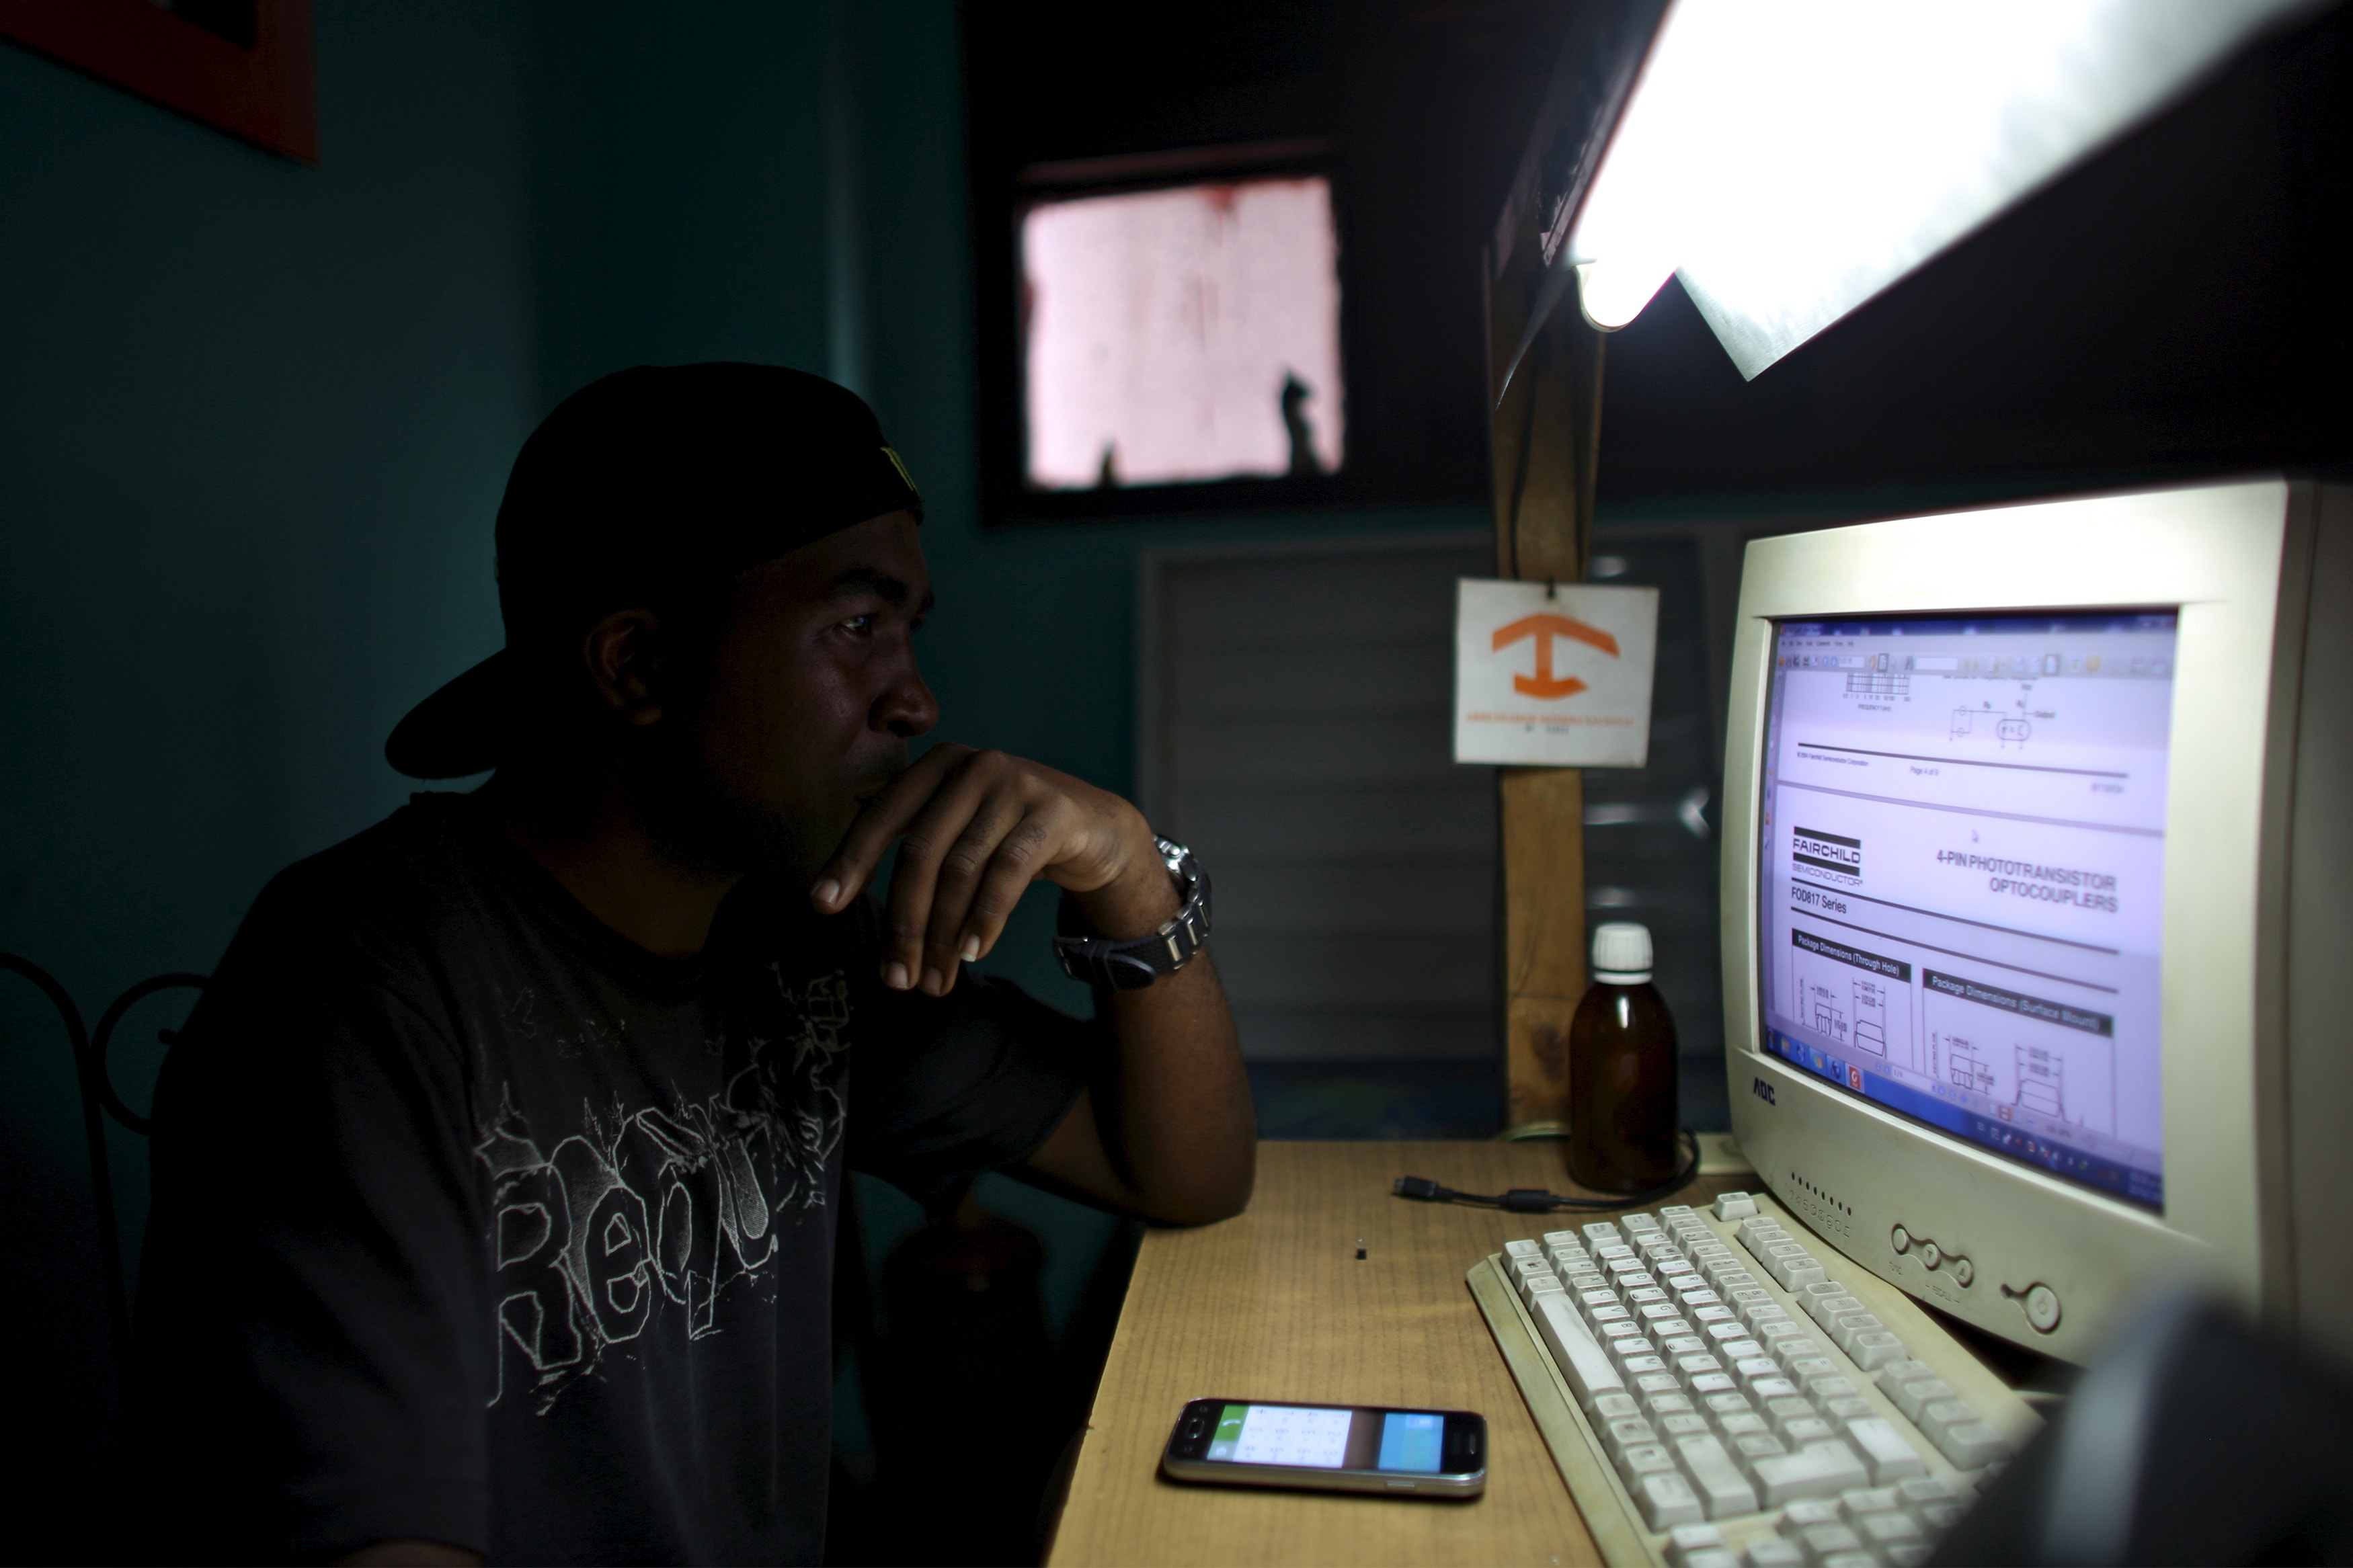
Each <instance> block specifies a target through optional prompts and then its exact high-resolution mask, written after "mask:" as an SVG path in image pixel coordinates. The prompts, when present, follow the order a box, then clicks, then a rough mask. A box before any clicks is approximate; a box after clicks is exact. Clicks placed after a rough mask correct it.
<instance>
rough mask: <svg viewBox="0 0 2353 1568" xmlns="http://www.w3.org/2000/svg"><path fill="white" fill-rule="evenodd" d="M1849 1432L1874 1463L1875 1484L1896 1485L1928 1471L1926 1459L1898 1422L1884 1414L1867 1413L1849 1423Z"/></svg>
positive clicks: (1847, 1428)
mask: <svg viewBox="0 0 2353 1568" xmlns="http://www.w3.org/2000/svg"><path fill="white" fill-rule="evenodd" d="M1846 1435H1847V1436H1848V1438H1849V1439H1850V1440H1852V1442H1853V1444H1854V1446H1855V1447H1856V1448H1858V1449H1860V1450H1861V1451H1862V1457H1863V1458H1864V1460H1865V1461H1866V1462H1867V1463H1868V1464H1869V1465H1870V1466H1871V1482H1872V1485H1873V1486H1879V1487H1884V1486H1892V1485H1894V1483H1895V1482H1897V1481H1901V1480H1905V1479H1909V1478H1910V1477H1913V1476H1917V1475H1920V1474H1922V1473H1924V1472H1925V1471H1926V1469H1927V1468H1928V1467H1927V1465H1926V1464H1925V1463H1924V1462H1922V1460H1921V1458H1920V1456H1919V1454H1918V1453H1916V1452H1915V1451H1914V1449H1913V1447H1912V1445H1911V1444H1910V1443H1908V1442H1906V1441H1905V1438H1904V1434H1903V1433H1902V1432H1900V1431H1898V1430H1896V1426H1895V1423H1894V1422H1893V1421H1890V1420H1888V1419H1887V1418H1886V1417H1885V1416H1883V1415H1865V1416H1861V1417H1858V1418H1856V1419H1853V1420H1851V1421H1849V1422H1848V1423H1847V1424H1846Z"/></svg>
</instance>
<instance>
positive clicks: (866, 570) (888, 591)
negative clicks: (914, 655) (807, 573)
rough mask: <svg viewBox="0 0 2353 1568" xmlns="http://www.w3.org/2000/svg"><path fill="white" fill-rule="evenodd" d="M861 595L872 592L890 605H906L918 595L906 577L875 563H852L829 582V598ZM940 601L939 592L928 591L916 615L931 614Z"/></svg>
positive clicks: (827, 589)
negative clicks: (852, 564)
mask: <svg viewBox="0 0 2353 1568" xmlns="http://www.w3.org/2000/svg"><path fill="white" fill-rule="evenodd" d="M859 594H871V595H874V596H875V597H876V598H878V599H880V600H881V601H882V602H883V603H884V604H886V605H903V604H905V603H906V602H907V601H908V600H909V599H911V598H913V597H914V590H913V588H910V587H909V586H908V585H907V583H906V580H905V579H904V578H902V577H894V576H892V574H890V573H888V572H884V571H881V570H880V569H878V568H876V567H872V566H852V567H849V568H848V569H847V570H845V571H843V572H842V573H841V574H839V575H838V576H836V577H835V578H834V580H833V581H832V582H830V583H828V584H826V587H825V596H826V597H827V598H828V599H847V598H850V597H852V596H854V595H859ZM938 602H939V595H936V594H925V595H923V603H922V604H920V605H916V606H915V614H916V615H918V616H927V615H929V614H931V612H932V606H933V605H935V604H937V603H938Z"/></svg>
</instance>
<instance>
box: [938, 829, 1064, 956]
mask: <svg viewBox="0 0 2353 1568" xmlns="http://www.w3.org/2000/svg"><path fill="white" fill-rule="evenodd" d="M1025 835H1026V836H1028V837H1027V838H1026V841H1024V840H1025ZM1048 847H1049V846H1048V843H1047V838H1046V835H1045V833H1044V832H1043V830H1042V827H1041V826H1040V825H1039V823H1038V821H1037V819H1036V818H1035V817H1030V818H1027V819H1025V820H1024V822H1023V823H1022V826H1020V827H1018V828H1016V829H1015V830H1014V831H1013V832H1012V833H1011V834H1009V835H1008V836H1007V839H1006V842H1005V844H1004V845H1003V846H1002V847H1000V848H999V849H998V851H997V854H996V855H995V856H994V857H992V858H990V860H989V863H988V874H987V876H985V877H983V878H982V879H981V880H980V887H979V889H977V890H976V892H975V893H974V894H973V898H972V906H971V908H970V909H968V910H965V916H964V931H963V935H962V936H961V937H960V938H959V939H958V948H959V953H960V955H961V956H962V957H963V960H964V962H965V963H972V962H973V961H974V960H975V959H978V958H985V957H987V955H988V954H989V953H991V952H995V951H996V949H997V939H998V938H999V937H1001V936H1003V935H1004V934H1005V922H1006V921H1009V920H1011V919H1012V918H1013V910H1014V908H1015V906H1017V905H1018V904H1019V903H1020V902H1021V895H1022V894H1024V893H1026V892H1028V891H1029V884H1030V883H1032V882H1034V881H1036V880H1037V879H1038V874H1039V870H1040V869H1041V868H1043V867H1044V865H1045V863H1046V850H1047V848H1048Z"/></svg>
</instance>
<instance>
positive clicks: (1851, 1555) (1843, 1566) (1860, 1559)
mask: <svg viewBox="0 0 2353 1568" xmlns="http://www.w3.org/2000/svg"><path fill="white" fill-rule="evenodd" d="M1812 1562H1813V1568H1879V1559H1878V1558H1876V1557H1873V1555H1872V1554H1871V1553H1870V1552H1831V1554H1830V1555H1829V1556H1827V1557H1817V1558H1814V1559H1813V1560H1812Z"/></svg>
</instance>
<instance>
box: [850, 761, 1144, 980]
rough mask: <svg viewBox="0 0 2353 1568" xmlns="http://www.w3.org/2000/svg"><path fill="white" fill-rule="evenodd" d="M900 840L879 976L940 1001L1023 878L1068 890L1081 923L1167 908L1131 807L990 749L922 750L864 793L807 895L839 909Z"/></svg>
mask: <svg viewBox="0 0 2353 1568" xmlns="http://www.w3.org/2000/svg"><path fill="white" fill-rule="evenodd" d="M902 835H903V837H904V842H902V844H901V845H900V847H899V864H898V867H897V869H896V870H895V871H894V872H893V873H892V878H891V897H890V903H889V917H888V922H887V923H888V928H889V938H888V945H887V947H886V948H885V950H884V952H883V958H882V981H883V984H886V985H889V986H891V987H892V988H893V989H894V990H900V991H904V990H907V989H909V988H910V987H913V986H920V987H921V988H922V989H923V991H924V992H925V993H926V994H930V995H934V996H941V995H944V994H947V991H948V988H949V987H951V986H953V985H954V984H955V977H956V968H957V966H958V965H959V964H962V963H972V962H974V961H975V960H976V959H978V958H980V957H981V956H982V955H983V954H985V953H987V952H988V951H989V950H990V949H991V948H993V947H995V946H996V945H997V938H998V937H1000V936H1002V935H1003V934H1004V932H1005V922H1006V921H1007V920H1008V919H1009V918H1011V916H1012V914H1013V909H1014V906H1015V905H1016V904H1018V903H1019V902H1020V901H1021V895H1022V894H1023V893H1024V892H1025V891H1027V890H1028V889H1029V884H1030V883H1032V882H1034V881H1038V880H1039V879H1044V880H1046V881H1050V882H1053V883H1057V884H1059V885H1060V886H1061V887H1063V888H1066V889H1069V890H1070V891H1071V892H1072V893H1075V894H1077V895H1078V896H1079V899H1080V901H1081V903H1082V906H1083V907H1084V909H1085V910H1086V913H1087V921H1088V923H1089V924H1090V925H1091V926H1092V927H1093V928H1094V930H1095V931H1097V932H1098V933H1099V934H1101V935H1103V936H1106V937H1110V938H1111V939H1113V941H1126V940H1128V939H1130V938H1134V937H1139V936H1142V935H1144V934H1145V933H1146V932H1148V931H1152V930H1153V929H1154V928H1155V927H1157V926H1158V925H1159V924H1160V923H1161V922H1162V921H1166V920H1167V919H1168V918H1169V917H1170V916H1172V915H1174V914H1175V913H1176V910H1177V900H1176V887H1175V884H1174V883H1173V882H1172V881H1171V879H1170V878H1169V876H1168V869H1167V868H1166V866H1165V865H1164V864H1163V863H1162V861H1161V859H1160V856H1159V852H1158V851H1157V850H1156V849H1155V847H1154V846H1153V842H1152V830H1151V829H1150V828H1149V827H1147V826H1145V821H1144V816H1143V814H1142V813H1140V812H1138V811H1137V810H1136V809H1135V807H1134V806H1133V805H1129V804H1128V803H1127V802H1126V801H1124V800H1122V799H1121V798H1120V797H1119V796H1117V795H1113V794H1111V793H1110V792H1109V791H1107V790H1100V789H1097V788H1095V787H1094V786H1093V785H1092V784H1086V783H1083V782H1082V781H1081V780H1078V779H1074V778H1072V777H1071V776H1070V775H1069V774H1067V773H1056V772H1055V771H1054V770H1053V769H1051V768H1048V767H1041V766H1039V764H1038V763H1032V762H1025V761H1024V760H1022V759H1021V758H1019V757H1012V756H1008V755H1006V754H1005V753H1004V752H976V751H974V750H973V749H972V748H971V747H970V746H960V745H955V744H953V743H949V744H943V745H938V746H934V748H932V750H930V751H929V752H925V753H924V754H923V759H922V760H921V761H920V762H918V763H915V765H914V766H913V767H911V768H909V769H908V770H907V771H906V772H905V773H902V774H900V775H899V776H898V777H897V778H896V779H894V780H892V783H891V784H890V786H889V787H888V788H886V789H884V790H883V791H882V792H881V794H880V795H876V796H875V797H874V798H873V799H872V800H871V801H869V802H867V804H866V808H865V809H864V810H863V811H861V812H860V813H859V815H858V819H857V820H856V821H855V822H853V823H852V824H851V825H850V828H849V834H848V835H847V836H846V837H844V838H843V839H842V841H841V847H839V849H837V850H835V851H834V854H833V858H832V859H830V860H828V862H827V863H826V867H825V869H824V870H823V871H822V872H821V873H819V875H818V883H817V886H816V887H815V888H814V889H811V891H810V894H809V897H810V900H811V901H812V902H813V903H815V904H816V906H817V907H818V909H819V910H823V911H824V912H825V913H827V914H833V913H835V912H837V911H839V910H844V909H847V908H848V907H849V903H850V901H851V900H854V899H856V898H857V897H858V894H859V890H860V889H861V888H863V887H865V885H866V883H867V880H868V879H869V878H871V877H872V876H873V874H874V868H875V867H876V866H878V865H880V864H881V859H882V857H883V854H884V852H885V851H887V850H888V849H889V847H890V845H891V841H892V839H893V838H898V837H902Z"/></svg>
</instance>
